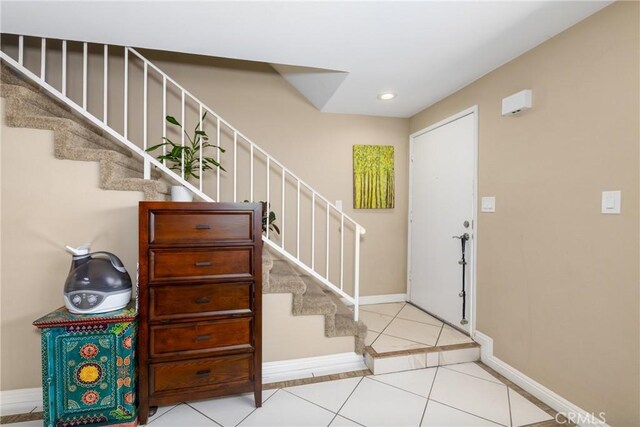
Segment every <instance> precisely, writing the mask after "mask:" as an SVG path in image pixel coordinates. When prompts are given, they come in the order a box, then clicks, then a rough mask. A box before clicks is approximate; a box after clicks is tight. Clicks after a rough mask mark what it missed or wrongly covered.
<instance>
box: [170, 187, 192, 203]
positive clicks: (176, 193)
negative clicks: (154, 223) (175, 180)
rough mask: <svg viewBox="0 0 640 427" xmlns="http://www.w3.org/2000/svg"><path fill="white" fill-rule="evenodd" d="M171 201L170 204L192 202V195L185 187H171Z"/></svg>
mask: <svg viewBox="0 0 640 427" xmlns="http://www.w3.org/2000/svg"><path fill="white" fill-rule="evenodd" d="M171 201H172V202H192V201H193V193H192V192H191V191H189V189H187V187H183V186H182V185H172V186H171Z"/></svg>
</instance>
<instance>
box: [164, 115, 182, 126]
mask: <svg viewBox="0 0 640 427" xmlns="http://www.w3.org/2000/svg"><path fill="white" fill-rule="evenodd" d="M167 121H168V122H169V123H171V124H172V125H176V126H180V127H182V125H181V124H180V123H179V122H178V121H177V120H176V118H175V117H173V116H167Z"/></svg>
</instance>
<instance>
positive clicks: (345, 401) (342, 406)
mask: <svg viewBox="0 0 640 427" xmlns="http://www.w3.org/2000/svg"><path fill="white" fill-rule="evenodd" d="M365 378H366V377H362V378H360V381H358V384H356V386H355V387H354V388H353V390H351V393H349V396H347V398H346V399H345V400H344V402H342V405H340V407H339V408H338V411H337V412H336V416H335V417H333V419H332V420H331V422H330V423H329V425H331V423H332V422H333V421H334V420H335V419H336V417H337V416H338V415H339V414H340V411H342V408H344V405H346V404H347V402H348V401H349V399H351V396H353V393H355V391H356V389H357V388H358V387H359V386H360V384H362V381H363V380H364V379H365ZM340 416H341V417H343V418H346V419H348V420H349V421H353V420H352V419H351V418H347V417H345V416H344V415H340ZM353 422H354V423H356V424H358V425H362V424H360V423H359V422H357V421H353Z"/></svg>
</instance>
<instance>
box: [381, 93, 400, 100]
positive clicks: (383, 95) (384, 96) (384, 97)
mask: <svg viewBox="0 0 640 427" xmlns="http://www.w3.org/2000/svg"><path fill="white" fill-rule="evenodd" d="M395 97H396V94H395V93H393V92H384V93H381V94H380V95H378V99H379V100H381V101H389V100H391V99H393V98H395Z"/></svg>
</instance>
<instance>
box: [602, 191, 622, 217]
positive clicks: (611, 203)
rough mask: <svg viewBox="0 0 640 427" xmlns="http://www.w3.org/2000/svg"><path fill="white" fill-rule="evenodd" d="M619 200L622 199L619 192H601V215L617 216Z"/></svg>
mask: <svg viewBox="0 0 640 427" xmlns="http://www.w3.org/2000/svg"><path fill="white" fill-rule="evenodd" d="M621 198H622V192H621V191H603V192H602V213H603V214H619V213H620V202H621Z"/></svg>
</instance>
